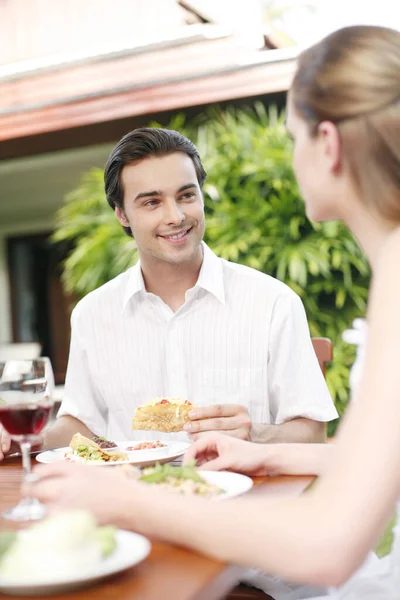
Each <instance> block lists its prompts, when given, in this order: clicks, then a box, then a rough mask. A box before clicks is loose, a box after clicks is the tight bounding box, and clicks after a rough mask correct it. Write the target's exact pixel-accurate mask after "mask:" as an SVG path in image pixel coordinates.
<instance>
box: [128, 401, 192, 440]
mask: <svg viewBox="0 0 400 600" xmlns="http://www.w3.org/2000/svg"><path fill="white" fill-rule="evenodd" d="M174 400H175V401H174ZM176 400H177V399H173V398H172V399H171V400H168V399H167V398H162V399H160V401H159V402H157V403H154V400H150V402H149V403H148V404H145V405H143V406H139V407H138V408H137V409H136V412H135V416H134V417H133V422H132V429H140V430H147V431H165V432H174V431H182V429H183V426H184V424H185V423H186V422H187V421H190V419H189V417H188V414H189V412H190V411H191V410H192V409H193V408H194V405H193V404H191V403H189V402H188V401H187V400H186V401H185V402H182V401H180V402H177V401H176Z"/></svg>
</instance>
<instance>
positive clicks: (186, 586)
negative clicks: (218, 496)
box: [0, 457, 314, 600]
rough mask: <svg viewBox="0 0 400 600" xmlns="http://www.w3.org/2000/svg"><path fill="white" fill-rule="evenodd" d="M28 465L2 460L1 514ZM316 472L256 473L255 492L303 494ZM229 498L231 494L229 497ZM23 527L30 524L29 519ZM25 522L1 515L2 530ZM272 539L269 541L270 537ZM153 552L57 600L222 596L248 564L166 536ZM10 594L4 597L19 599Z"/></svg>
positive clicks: (155, 543) (16, 493)
mask: <svg viewBox="0 0 400 600" xmlns="http://www.w3.org/2000/svg"><path fill="white" fill-rule="evenodd" d="M22 474H23V471H22V464H21V459H20V458H19V457H15V458H5V459H4V460H3V461H2V462H1V463H0V515H1V513H2V512H3V510H4V509H5V508H7V507H9V506H12V505H14V504H16V503H17V502H18V500H19V498H20V486H21V482H22ZM313 479H314V478H313V477H311V476H273V477H271V476H266V477H254V478H253V484H254V485H253V487H252V489H251V490H250V491H249V492H247V493H248V494H251V495H252V496H259V497H260V498H261V497H265V498H269V497H273V496H275V497H276V496H298V495H300V494H302V493H303V492H304V491H305V490H306V489H307V488H308V487H309V486H310V484H311V483H312V481H313ZM226 502H229V499H228V500H226ZM22 526H26V524H23V525H22ZM22 526H21V524H16V523H13V522H11V521H5V520H4V519H2V518H1V516H0V531H6V530H13V529H20V528H21V527H22ZM266 541H267V540H266ZM151 542H152V549H151V552H150V554H149V555H148V557H147V558H146V559H145V560H144V561H143V562H141V563H139V564H137V565H135V566H134V567H131V568H129V569H127V570H126V571H124V572H122V573H119V574H117V575H113V576H109V577H107V578H106V579H104V580H102V581H101V582H99V583H96V584H95V585H91V586H89V587H86V588H82V589H79V590H75V591H73V592H68V593H63V594H59V595H53V596H51V598H53V599H54V600H69V599H71V600H72V599H73V600H106V599H111V598H113V599H115V598H117V599H118V600H131V599H132V600H133V599H135V600H164V599H165V600H168V599H171V600H217V599H222V598H224V597H225V596H226V595H227V594H228V592H229V591H230V590H231V589H232V588H233V587H235V585H236V584H237V583H238V582H239V581H240V579H241V578H242V577H243V575H244V574H245V573H246V572H247V570H248V569H247V568H244V567H240V566H238V565H232V564H226V563H224V562H221V561H218V560H215V559H213V558H209V557H207V556H204V555H201V554H198V553H197V552H193V551H192V550H188V549H187V548H184V547H181V546H175V545H172V544H168V543H165V542H160V541H153V540H151ZM16 598H17V596H10V595H4V594H1V592H0V599H1V600H15V599H16Z"/></svg>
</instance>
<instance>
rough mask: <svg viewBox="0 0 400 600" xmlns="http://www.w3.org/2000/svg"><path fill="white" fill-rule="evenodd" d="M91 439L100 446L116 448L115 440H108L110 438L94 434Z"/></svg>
mask: <svg viewBox="0 0 400 600" xmlns="http://www.w3.org/2000/svg"><path fill="white" fill-rule="evenodd" d="M91 439H92V441H93V442H96V444H98V445H99V446H100V448H118V446H117V444H116V443H115V442H110V440H107V439H106V438H105V437H100V436H98V435H94V436H93V437H92V438H91Z"/></svg>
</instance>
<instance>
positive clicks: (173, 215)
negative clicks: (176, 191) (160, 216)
mask: <svg viewBox="0 0 400 600" xmlns="http://www.w3.org/2000/svg"><path fill="white" fill-rule="evenodd" d="M164 207H165V213H164V219H165V223H167V224H168V225H180V224H181V223H182V221H184V219H185V215H184V213H183V210H182V207H181V206H179V204H178V203H177V202H176V201H175V200H173V201H171V202H166V203H165V205H164Z"/></svg>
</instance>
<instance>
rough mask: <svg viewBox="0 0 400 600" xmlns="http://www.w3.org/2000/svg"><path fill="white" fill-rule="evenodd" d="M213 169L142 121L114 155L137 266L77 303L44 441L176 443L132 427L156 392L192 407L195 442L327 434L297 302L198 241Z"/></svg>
mask: <svg viewBox="0 0 400 600" xmlns="http://www.w3.org/2000/svg"><path fill="white" fill-rule="evenodd" d="M205 177H206V173H205V171H204V169H203V166H202V164H201V160H200V157H199V154H198V151H197V149H196V147H195V146H194V145H193V144H192V142H190V140H188V139H186V138H185V137H183V136H182V135H181V134H179V133H178V132H175V131H169V130H165V129H154V128H142V129H136V130H135V131H133V132H131V133H129V134H128V135H126V136H125V137H124V138H122V140H121V141H120V142H119V143H118V144H117V145H116V147H115V148H114V150H113V151H112V153H111V155H110V157H109V160H108V162H107V165H106V169H105V190H106V196H107V200H108V202H109V204H110V206H111V207H112V208H113V209H114V211H115V215H116V217H117V219H118V220H119V221H120V223H121V224H122V226H123V227H124V229H125V231H126V232H127V233H128V234H129V235H132V236H133V237H134V238H135V241H136V244H137V248H138V253H139V258H140V262H139V263H138V264H137V265H136V266H134V267H132V268H131V269H129V270H128V271H126V272H125V273H123V274H122V275H119V276H118V277H116V278H115V279H113V280H112V281H110V282H109V283H107V284H105V285H104V286H102V287H100V288H99V289H97V290H96V291H94V292H92V293H91V294H88V295H87V296H86V297H85V298H84V299H83V300H82V301H81V302H80V303H79V304H78V305H77V307H76V308H75V310H74V312H73V315H72V337H71V348H70V356H69V364H68V371H67V378H66V385H65V397H64V400H63V403H62V406H61V408H60V412H59V418H58V419H57V422H56V423H55V424H54V425H53V426H52V427H51V428H50V429H49V430H48V431H47V432H46V434H45V435H44V440H43V447H44V448H46V447H47V448H49V447H55V446H65V445H68V443H69V441H70V439H71V437H72V435H73V434H74V433H76V432H77V431H80V432H81V433H82V434H83V435H86V436H89V437H91V436H92V435H93V434H96V435H101V436H106V437H108V438H109V439H112V440H124V439H133V438H135V439H151V438H153V439H155V438H160V439H162V438H163V437H168V435H169V434H160V433H158V432H132V429H131V423H132V417H133V414H134V412H135V408H136V407H137V406H138V405H139V404H143V403H145V402H146V401H147V400H149V399H150V398H153V397H158V396H181V397H184V398H187V399H189V400H190V401H191V402H192V403H193V404H195V405H196V407H195V408H194V409H193V411H192V413H191V414H190V415H189V416H190V418H191V422H190V423H188V424H186V425H185V430H186V433H188V434H189V435H190V436H191V437H192V439H195V438H196V437H197V436H198V435H201V434H202V432H204V431H210V430H219V431H222V432H224V433H227V434H229V435H234V436H237V437H240V438H243V439H247V440H252V441H256V442H277V441H287V442H290V441H293V442H295V441H296V442H298V441H304V442H318V441H323V440H324V436H325V425H324V423H325V422H326V421H329V420H331V419H334V418H336V416H337V413H336V410H335V408H334V406H333V403H332V400H331V398H330V396H329V393H328V390H327V388H326V385H325V382H324V379H323V376H322V374H321V371H320V368H319V365H318V362H317V360H316V357H315V354H314V351H313V348H312V344H311V341H310V337H309V331H308V326H307V321H306V317H305V313H304V309H303V306H302V303H301V301H300V299H299V298H298V296H297V295H296V294H295V293H294V292H293V291H292V290H291V289H290V288H288V287H287V286H286V285H284V284H283V283H281V282H279V281H277V280H275V279H273V278H272V277H269V276H268V275H265V274H263V273H260V272H258V271H255V270H253V269H249V268H247V267H244V266H241V265H237V264H234V263H229V262H227V261H225V260H222V259H219V258H217V257H216V256H215V255H214V254H213V252H212V251H211V250H210V249H209V248H208V247H207V246H206V245H205V244H204V243H203V242H202V239H203V235H204V230H205V217H204V202H203V195H202V185H203V183H204V180H205ZM186 433H185V434H179V435H180V437H183V438H184V439H186ZM178 437H179V436H178ZM2 449H3V453H4V452H7V451H8V450H9V438H8V436H7V435H6V434H5V433H4V432H3V434H2ZM0 458H2V454H1V452H0Z"/></svg>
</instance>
